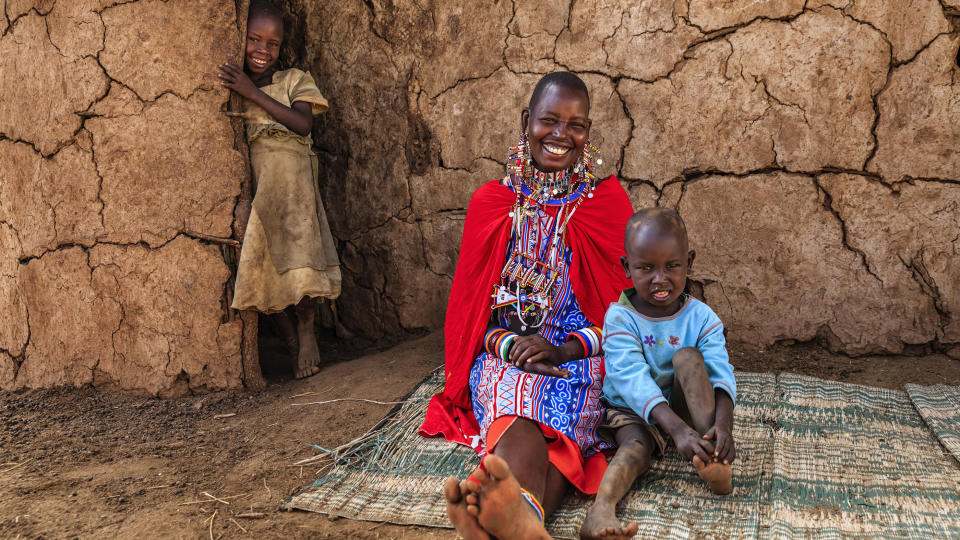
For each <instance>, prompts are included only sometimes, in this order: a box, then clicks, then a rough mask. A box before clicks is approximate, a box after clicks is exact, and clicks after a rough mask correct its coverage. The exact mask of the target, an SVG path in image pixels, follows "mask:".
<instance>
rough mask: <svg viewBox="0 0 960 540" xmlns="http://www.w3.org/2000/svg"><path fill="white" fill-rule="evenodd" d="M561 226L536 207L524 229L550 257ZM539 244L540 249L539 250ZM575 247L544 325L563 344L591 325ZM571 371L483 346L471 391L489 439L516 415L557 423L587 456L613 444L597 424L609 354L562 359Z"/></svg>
mask: <svg viewBox="0 0 960 540" xmlns="http://www.w3.org/2000/svg"><path fill="white" fill-rule="evenodd" d="M555 226H556V218H555V216H551V215H549V214H548V213H546V212H544V211H543V210H541V209H540V208H539V207H535V210H534V215H533V216H530V217H528V218H526V219H525V220H524V222H523V223H522V224H521V232H520V235H519V238H520V241H521V242H526V243H527V245H528V247H529V248H530V249H529V250H528V253H529V252H535V253H537V255H538V260H540V261H545V260H546V258H547V254H548V250H549V247H550V238H551V236H552V234H553V229H554V227H555ZM515 242H517V237H516V236H515V235H514V236H512V237H511V239H510V242H509V244H508V246H507V254H508V256H509V254H510V253H512V251H513V248H514V244H515ZM534 250H535V251H534ZM571 253H572V252H571V249H570V248H569V247H565V250H564V253H563V256H562V260H561V262H560V266H559V268H558V270H559V274H560V276H559V279H557V283H556V285H555V286H554V289H553V291H551V297H552V298H553V299H554V302H553V306H554V307H553V310H552V311H551V312H550V313H549V315H548V317H547V319H546V320H545V321H544V323H543V324H542V325H541V326H540V328H539V329H538V333H539V334H540V335H541V336H543V338H544V339H546V340H547V341H549V342H550V343H552V344H554V345H557V346H559V345H562V344H563V343H565V342H566V341H567V340H568V339H569V338H570V336H571V334H572V333H574V332H576V331H578V330H583V329H586V328H590V327H591V326H592V323H591V322H590V321H589V320H588V319H587V318H586V316H584V314H583V312H582V311H581V309H580V306H579V304H578V303H577V299H576V298H575V297H574V294H573V288H572V287H571V284H570V276H569V268H570V260H571ZM506 311H507V310H506V309H500V310H497V320H498V321H499V324H500V326H501V327H504V328H506V327H508V326H509V320H508V318H507V314H506ZM559 367H560V368H561V369H567V370H568V371H569V372H570V376H569V377H568V378H566V379H562V378H559V377H550V376H546V375H538V374H534V373H527V372H525V371H522V370H520V369H517V368H516V367H515V366H514V365H513V364H510V363H509V362H505V361H503V360H501V359H500V358H498V357H497V356H495V355H492V354H489V353H487V352H481V353H480V355H479V356H478V357H477V358H476V360H474V362H473V367H472V368H471V370H470V394H471V396H472V400H473V413H474V415H475V416H476V418H477V422H478V423H479V424H480V435H481V437H482V439H483V442H484V443H485V441H486V440H487V431H488V430H489V429H490V425H491V424H492V423H493V421H494V420H496V419H497V418H500V417H502V416H508V415H516V416H520V417H523V418H528V419H530V420H534V421H536V422H539V423H541V424H543V425H546V426H549V427H551V428H554V429H555V430H557V431H558V432H560V433H563V434H564V435H566V436H567V437H569V438H570V439H571V440H573V441H575V442H576V444H577V446H579V448H580V452H581V453H582V454H583V455H584V456H585V457H586V456H590V455H592V454H595V453H597V452H598V451H601V450H605V449H608V448H611V447H610V446H609V445H608V444H607V443H605V442H602V441H600V440H599V439H598V438H597V435H596V428H597V425H599V423H600V420H601V419H602V418H601V417H602V412H603V409H602V407H601V405H600V395H601V393H602V390H603V357H602V356H592V357H589V358H582V359H580V360H574V361H570V362H567V363H565V364H562V365H561V366H559Z"/></svg>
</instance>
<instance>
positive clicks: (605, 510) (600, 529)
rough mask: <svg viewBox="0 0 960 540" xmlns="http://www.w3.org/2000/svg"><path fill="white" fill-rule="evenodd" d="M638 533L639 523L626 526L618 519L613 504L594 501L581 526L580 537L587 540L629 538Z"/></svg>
mask: <svg viewBox="0 0 960 540" xmlns="http://www.w3.org/2000/svg"><path fill="white" fill-rule="evenodd" d="M636 534H637V524H636V523H633V522H631V523H630V524H629V525H627V526H626V527H624V526H623V525H621V524H620V521H618V520H617V514H616V512H615V509H614V507H613V506H610V505H608V504H603V503H599V502H597V503H594V504H593V506H591V507H590V510H589V511H587V519H585V520H583V525H581V526H580V538H585V539H587V540H627V539H629V538H633V537H634V535H636Z"/></svg>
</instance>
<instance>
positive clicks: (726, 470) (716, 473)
mask: <svg viewBox="0 0 960 540" xmlns="http://www.w3.org/2000/svg"><path fill="white" fill-rule="evenodd" d="M693 466H694V467H695V468H696V469H697V474H699V475H700V478H703V479H704V480H705V481H706V482H707V485H708V486H710V489H711V490H713V492H714V493H717V494H720V495H726V494H728V493H730V492H731V491H733V472H732V471H731V470H730V465H727V464H726V463H719V462H716V461H711V462H710V463H704V462H703V460H702V459H700V457H699V456H693Z"/></svg>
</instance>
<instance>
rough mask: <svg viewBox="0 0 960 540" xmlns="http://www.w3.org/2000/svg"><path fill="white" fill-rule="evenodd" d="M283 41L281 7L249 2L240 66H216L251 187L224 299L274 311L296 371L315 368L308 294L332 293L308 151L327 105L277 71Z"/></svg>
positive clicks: (310, 87)
mask: <svg viewBox="0 0 960 540" xmlns="http://www.w3.org/2000/svg"><path fill="white" fill-rule="evenodd" d="M282 42H283V17H282V13H281V12H280V11H279V10H278V9H277V8H276V7H275V6H273V5H271V4H269V3H267V2H263V1H257V0H254V1H253V2H251V4H250V13H249V17H248V20H247V39H246V47H245V53H244V67H243V69H240V68H239V67H238V66H236V65H234V64H230V63H226V64H222V65H220V66H219V68H220V73H219V77H220V79H221V84H222V85H223V86H225V87H227V88H229V89H230V90H231V91H233V92H236V93H237V94H239V95H241V96H243V97H244V98H245V99H244V107H243V112H242V117H243V119H244V123H245V125H246V136H247V142H248V143H249V145H250V163H251V167H252V170H253V177H254V193H255V194H254V197H253V202H252V204H251V203H250V202H249V201H246V204H244V202H241V211H240V221H241V223H242V222H243V221H246V232H245V233H244V237H243V248H242V249H241V251H240V262H239V264H238V267H237V284H236V288H235V292H234V297H233V304H232V306H231V307H232V308H233V309H239V310H243V309H254V310H257V311H259V312H261V313H268V314H273V318H274V319H275V321H276V323H277V326H278V327H279V328H280V331H281V332H282V333H283V336H284V339H285V340H286V342H287V345H288V347H290V349H291V350H292V351H295V352H296V355H297V361H296V364H295V367H294V376H295V377H297V378H302V377H307V376H310V375H313V374H314V373H316V372H317V371H319V370H320V367H319V364H320V352H319V349H318V347H317V338H316V335H315V334H314V329H313V322H314V316H315V314H316V299H317V298H330V299H333V298H336V297H337V296H339V294H340V264H339V260H338V259H337V252H336V250H335V247H334V243H333V237H332V235H331V234H330V227H329V225H328V224H327V216H326V213H325V212H324V209H323V203H322V202H321V200H320V192H319V189H318V186H317V157H316V155H315V154H314V153H313V151H312V150H311V146H312V144H313V141H312V139H311V137H310V132H311V129H312V127H313V115H315V114H320V113H322V112H324V111H326V110H327V100H326V99H324V98H323V96H322V95H321V94H320V90H319V89H318V88H317V85H316V83H314V80H313V77H311V76H310V74H309V73H306V72H304V71H301V70H299V69H287V70H283V71H277V60H278V59H279V53H280V45H281V43H282ZM248 207H249V208H248Z"/></svg>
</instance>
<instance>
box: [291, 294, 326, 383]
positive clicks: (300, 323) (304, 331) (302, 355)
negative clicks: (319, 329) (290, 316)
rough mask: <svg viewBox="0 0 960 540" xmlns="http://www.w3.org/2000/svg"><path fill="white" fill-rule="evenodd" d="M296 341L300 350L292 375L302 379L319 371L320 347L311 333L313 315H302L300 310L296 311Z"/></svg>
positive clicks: (314, 335)
mask: <svg viewBox="0 0 960 540" xmlns="http://www.w3.org/2000/svg"><path fill="white" fill-rule="evenodd" d="M297 341H298V342H299V344H300V350H299V351H298V353H297V367H296V369H295V370H294V372H293V376H294V377H296V378H298V379H302V378H304V377H309V376H311V375H314V374H316V373H317V372H318V371H320V348H319V347H318V346H317V336H316V334H314V333H313V317H312V316H304V315H303V313H302V311H301V310H298V312H297Z"/></svg>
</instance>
